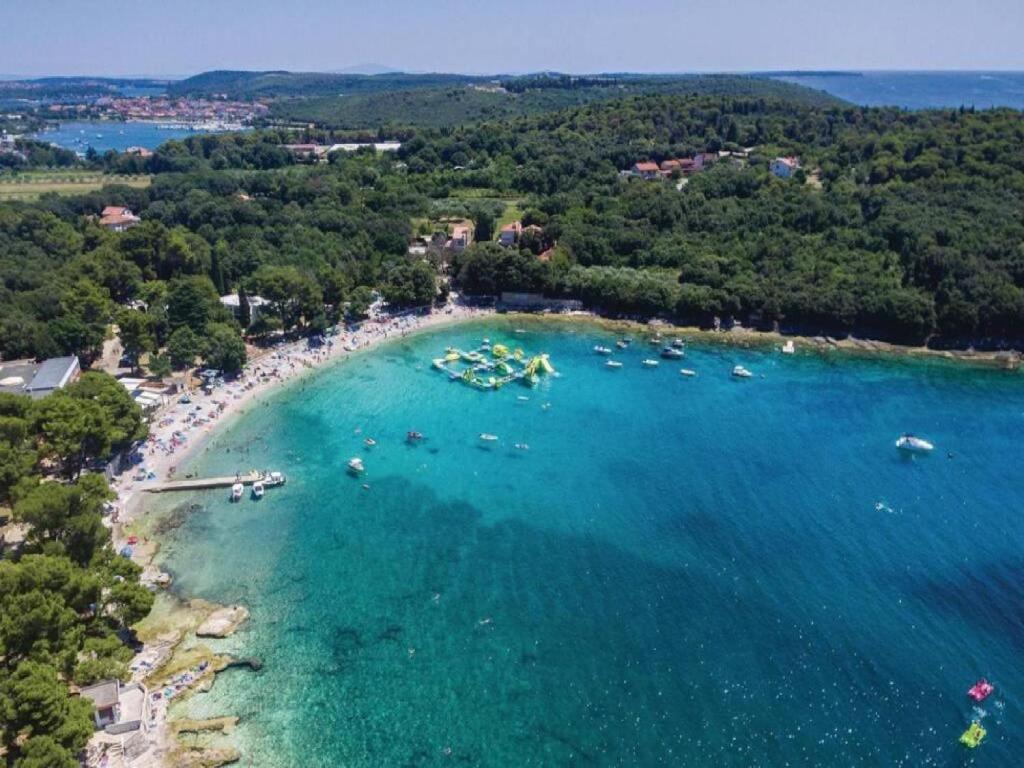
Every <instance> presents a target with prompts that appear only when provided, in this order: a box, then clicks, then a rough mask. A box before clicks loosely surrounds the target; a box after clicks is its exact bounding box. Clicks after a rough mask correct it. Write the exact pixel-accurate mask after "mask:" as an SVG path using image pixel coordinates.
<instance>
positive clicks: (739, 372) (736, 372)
mask: <svg viewBox="0 0 1024 768" xmlns="http://www.w3.org/2000/svg"><path fill="white" fill-rule="evenodd" d="M732 375H733V376H735V377H736V378H738V379H749V378H750V377H751V376H753V375H754V374H752V373H751V372H750V371H748V370H747V369H746V368H744V367H743V366H742V365H737V366H736V367H735V368H733V369H732Z"/></svg>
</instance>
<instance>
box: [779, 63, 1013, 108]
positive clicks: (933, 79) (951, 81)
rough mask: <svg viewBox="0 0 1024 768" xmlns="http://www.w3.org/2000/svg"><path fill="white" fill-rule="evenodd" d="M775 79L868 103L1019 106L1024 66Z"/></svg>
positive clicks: (854, 102)
mask: <svg viewBox="0 0 1024 768" xmlns="http://www.w3.org/2000/svg"><path fill="white" fill-rule="evenodd" d="M777 79H779V80H785V81H786V82H789V83H796V84H798V85H805V86H807V87H808V88H815V89H817V90H819V91H826V92H828V93H830V94H832V95H833V96H838V97H839V98H841V99H845V100H846V101H849V102H851V103H853V104H859V105H862V106H869V107H887V106H892V107H905V108H907V109H930V108H935V107H954V108H955V107H960V106H966V107H971V106H973V107H977V108H978V109H987V108H990V107H1013V108H1014V109H1024V72H856V73H850V74H838V75H836V74H823V75H787V76H782V77H779V78H777Z"/></svg>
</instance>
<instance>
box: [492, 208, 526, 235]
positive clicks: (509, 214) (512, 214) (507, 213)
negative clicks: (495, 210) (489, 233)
mask: <svg viewBox="0 0 1024 768" xmlns="http://www.w3.org/2000/svg"><path fill="white" fill-rule="evenodd" d="M519 203H520V201H519V200H514V201H512V202H510V203H508V205H506V206H505V210H504V212H503V213H502V214H501V218H500V219H498V223H497V225H496V226H495V227H494V234H495V237H497V235H498V233H499V232H500V231H501V228H502V227H504V226H505V225H506V224H511V223H512V222H513V221H519V220H520V219H521V218H523V211H522V209H521V208H520V207H519Z"/></svg>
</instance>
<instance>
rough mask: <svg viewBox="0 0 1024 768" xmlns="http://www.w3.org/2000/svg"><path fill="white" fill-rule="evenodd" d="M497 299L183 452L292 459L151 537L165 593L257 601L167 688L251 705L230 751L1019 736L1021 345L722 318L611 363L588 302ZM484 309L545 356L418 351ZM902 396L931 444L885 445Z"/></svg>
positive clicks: (857, 758)
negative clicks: (950, 349)
mask: <svg viewBox="0 0 1024 768" xmlns="http://www.w3.org/2000/svg"><path fill="white" fill-rule="evenodd" d="M520 325H522V327H524V328H525V329H526V330H527V331H528V332H527V333H525V334H523V335H513V334H512V325H510V324H509V322H508V321H502V320H495V321H490V322H487V323H482V324H476V325H464V326H459V327H457V328H455V329H449V330H443V331H438V332H433V333H430V334H426V335H421V336H416V337H411V338H410V339H407V340H403V341H398V342H395V343H392V344H391V345H390V346H386V347H383V348H381V349H379V350H376V351H372V352H369V353H363V354H360V355H358V356H356V357H354V358H352V359H350V360H347V361H344V362H342V363H340V364H338V365H337V366H335V367H334V368H331V369H329V370H327V371H326V372H324V373H322V374H319V375H317V376H316V377H314V378H310V379H307V380H305V381H303V382H300V383H298V384H296V385H295V386H292V387H291V388H287V389H284V390H282V391H280V392H278V393H275V394H274V395H272V396H270V397H268V398H267V400H266V404H265V405H261V406H259V407H257V408H255V409H254V410H253V411H252V412H250V413H249V414H247V415H245V416H244V417H243V418H242V419H240V420H239V421H237V422H236V423H235V424H234V425H233V426H231V427H230V428H229V429H228V430H227V431H225V432H224V433H223V434H222V435H221V436H220V437H219V438H218V439H217V440H216V441H215V442H214V443H212V444H211V447H210V449H209V450H208V451H207V452H206V453H205V454H203V456H201V457H200V458H199V459H198V460H197V462H196V464H197V466H198V468H199V469H200V470H201V471H203V472H218V473H223V472H225V471H227V472H234V471H235V470H245V469H248V468H250V467H264V466H266V467H273V468H283V469H285V470H286V471H287V472H288V474H289V482H288V484H287V486H285V487H283V488H279V489H272V490H270V491H268V493H267V495H266V497H265V498H264V499H263V500H262V501H261V502H253V501H249V500H246V501H244V502H243V503H240V504H236V505H232V504H230V503H229V502H228V501H227V499H226V495H225V493H224V492H223V491H213V492H209V493H204V494H199V495H197V496H195V497H194V498H193V499H192V501H194V502H197V503H198V504H200V505H201V509H199V510H198V511H196V512H194V514H192V515H191V517H189V519H188V522H187V523H186V524H185V525H184V526H183V527H182V528H180V529H178V530H177V531H176V532H175V533H173V534H171V535H169V537H168V539H167V540H166V542H165V549H164V556H165V558H166V563H165V565H166V566H167V567H169V568H170V569H171V570H172V571H173V573H174V575H175V583H176V588H177V589H178V590H179V591H180V592H181V593H182V594H184V595H187V596H201V597H205V598H209V599H212V600H217V601H223V602H227V603H234V602H242V603H244V604H246V605H248V606H249V607H250V609H251V610H252V621H251V622H250V623H249V624H248V625H247V626H246V628H245V629H244V630H243V631H241V632H240V633H239V634H238V635H236V636H235V637H234V638H231V639H230V640H228V641H225V645H224V647H225V648H227V649H229V650H233V651H235V652H236V653H239V654H241V655H246V656H255V657H258V658H260V659H262V660H263V661H264V663H265V666H264V667H263V669H262V671H260V672H257V673H254V672H251V671H229V672H226V673H224V674H222V675H221V676H220V677H218V679H217V683H216V685H215V686H214V688H213V689H212V691H211V692H210V693H208V694H204V695H199V696H197V697H196V698H195V699H193V700H192V701H191V703H189V704H188V705H187V706H188V709H189V712H190V714H192V715H195V716H213V715H221V714H226V713H235V714H238V715H240V716H241V718H242V722H241V725H240V728H239V731H238V732H237V740H238V742H239V743H240V745H241V746H242V748H243V750H244V751H245V754H246V760H245V761H244V762H243V764H245V765H250V764H251V765H254V766H273V767H277V766H294V765H303V766H341V765H344V766H444V765H455V764H457V765H467V766H550V765H581V766H582V765H595V766H710V765H715V766H785V765H791V766H798V765H799V766H812V765H813V766H840V765H842V766H896V765H900V766H925V765H933V766H959V765H965V764H973V765H979V766H1004V765H1011V764H1014V758H1015V756H1017V755H1020V754H1022V752H1024V728H1022V726H1021V717H1022V712H1021V703H1022V699H1021V696H1022V692H1024V668H1022V666H1021V664H1020V659H1021V652H1022V651H1024V617H1022V600H1024V581H1022V576H1024V558H1022V555H1021V552H1022V546H1024V530H1022V525H1021V523H1020V515H1021V511H1022V504H1021V502H1022V500H1024V493H1022V491H1021V485H1020V474H1019V473H1020V467H1021V465H1022V459H1024V447H1022V441H1021V438H1022V436H1024V382H1022V380H1021V378H1020V377H1019V376H1018V375H1014V374H1006V373H998V372H990V371H979V370H968V369H966V368H962V367H954V366H950V365H947V364H940V363H921V362H913V363H911V362H900V361H888V362H886V361H864V360H855V359H850V358H843V359H838V358H837V359H829V358H822V357H818V356H809V355H808V356H803V355H798V356H795V357H785V356H782V355H780V354H778V353H776V352H771V351H765V352H756V351H741V350H733V349H729V348H725V347H697V348H690V349H689V350H688V352H687V358H686V360H685V361H676V362H669V361H663V362H662V364H661V366H660V367H659V368H657V369H653V370H651V369H646V368H644V367H642V366H641V362H640V361H641V360H642V359H643V358H644V357H648V356H651V355H652V348H650V347H648V346H647V345H645V344H643V343H642V341H641V340H639V339H638V341H637V342H636V343H635V344H634V347H633V348H632V349H630V350H628V351H625V352H617V353H616V357H617V358H618V359H621V360H622V361H623V363H624V364H625V365H624V367H623V368H622V369H621V370H618V371H610V370H607V369H605V368H604V367H603V363H604V359H603V358H600V357H598V356H596V355H595V354H594V353H593V352H592V351H591V350H592V347H593V345H594V344H595V343H599V342H600V343H605V344H609V343H610V342H612V341H614V336H612V335H611V334H610V333H608V332H604V331H601V330H599V329H597V328H596V327H590V326H583V327H576V328H573V329H570V330H565V329H563V328H562V326H554V327H553V326H548V325H543V324H541V323H539V322H531V323H528V324H523V323H521V322H520ZM483 336H489V337H490V338H491V340H492V341H506V342H509V343H511V344H513V345H515V346H522V347H523V348H525V349H526V350H527V351H533V352H536V351H545V352H548V353H550V354H551V358H552V361H553V362H554V364H555V365H556V366H557V367H558V368H559V370H560V371H561V373H562V375H561V377H560V378H556V379H551V380H547V381H545V382H544V383H543V384H542V385H541V386H540V387H539V388H538V389H536V390H528V389H525V388H521V387H520V386H518V385H511V386H509V387H506V388H505V389H503V390H501V391H500V392H493V393H481V392H477V391H474V390H471V389H469V388H467V387H464V386H462V385H461V384H458V383H449V382H448V381H447V379H446V378H445V377H444V376H443V375H441V374H439V373H437V372H435V371H433V370H431V369H430V359H431V358H433V357H435V356H438V355H439V354H440V353H441V352H442V351H443V349H444V347H445V346H446V345H448V344H456V345H459V346H462V347H464V348H468V347H470V346H471V345H475V343H478V342H479V340H480V338H481V337H483ZM737 363H741V364H743V365H745V366H746V367H748V368H749V369H751V370H752V371H753V372H754V373H755V375H756V376H755V378H753V379H749V380H736V379H733V378H732V377H731V376H730V375H729V373H730V371H731V369H732V367H733V365H735V364H737ZM681 366H685V367H688V368H693V369H695V370H697V371H698V372H699V376H698V377H697V378H694V379H686V378H683V377H682V376H680V374H679V371H678V369H679V368H680V367H681ZM519 396H527V397H529V400H527V401H520V400H518V399H517V398H518V397H519ZM545 403H550V406H549V407H548V408H544V407H543V406H544V404H545ZM410 429H416V430H419V431H421V432H423V433H424V434H425V435H426V436H427V440H426V441H425V442H423V443H422V444H419V445H415V446H410V445H408V444H407V443H406V442H405V439H404V436H405V433H406V431H407V430H410ZM357 430H361V432H359V433H357ZM904 430H911V431H915V432H917V433H920V434H922V435H925V436H927V437H928V438H930V439H932V440H934V441H935V443H936V444H937V446H938V447H937V450H936V452H935V453H934V454H933V455H931V456H928V457H924V458H917V459H907V458H905V457H901V456H900V455H899V453H898V452H897V451H896V449H895V448H894V445H893V443H894V440H895V438H896V437H897V435H898V434H899V433H900V432H901V431H904ZM484 431H486V432H491V433H494V434H496V435H498V436H499V437H500V441H499V442H498V443H497V444H491V445H485V444H482V443H481V441H480V440H479V439H478V434H479V433H480V432H484ZM366 436H372V437H374V438H375V439H376V440H377V441H378V445H377V446H376V447H375V448H373V449H366V448H364V446H363V438H364V437H366ZM516 442H526V443H528V444H529V446H530V450H529V451H526V452H524V451H517V450H515V449H513V448H512V444H514V443H516ZM947 452H951V453H952V458H950V457H948V456H947ZM356 455H360V456H362V457H363V458H364V461H365V463H366V467H367V472H366V475H365V477H364V478H363V479H358V480H357V479H355V478H352V477H350V476H348V475H347V474H346V472H345V462H346V461H347V460H348V458H349V457H351V456H356ZM363 482H366V483H368V484H369V486H370V488H369V490H365V489H363V488H362V487H361V486H362V483H363ZM982 675H985V676H987V677H988V678H989V679H990V680H992V681H993V682H994V683H995V684H996V686H997V693H996V694H995V695H994V696H993V697H991V698H990V699H989V700H988V701H987V702H985V704H984V713H983V719H984V723H985V726H986V727H987V728H988V730H989V736H988V739H987V740H986V741H985V743H984V744H983V746H982V747H981V748H980V749H978V750H975V751H973V752H969V751H967V750H966V749H965V748H963V747H962V746H960V745H959V744H957V738H958V736H959V734H960V733H961V732H962V731H963V730H964V728H965V727H966V726H967V725H968V724H969V722H970V720H971V719H972V717H976V716H982V713H973V712H972V707H971V703H970V701H969V700H968V698H967V697H966V696H965V691H966V689H967V688H968V686H970V685H971V684H972V683H973V682H974V681H975V680H976V679H977V678H978V677H979V676H982Z"/></svg>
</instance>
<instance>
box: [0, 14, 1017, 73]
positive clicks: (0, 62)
mask: <svg viewBox="0 0 1024 768" xmlns="http://www.w3.org/2000/svg"><path fill="white" fill-rule="evenodd" d="M1022 30H1024V0H841V1H840V0H726V2H708V0H701V2H695V1H694V0H632V2H630V1H627V0H515V2H509V0H505V2H492V1H491V0H386V1H384V0H378V2H366V1H365V0H363V1H362V2H351V1H350V0H130V1H129V2H122V3H114V4H111V3H95V2H85V0H0V73H2V74H20V75H43V74H109V75H124V74H153V75H160V74H167V75H171V74H175V75H180V74H194V73H196V72H200V71H203V70H207V69H215V68H224V69H292V70H335V69H342V68H345V67H348V66H351V65H354V64H362V63H367V62H372V63H377V64H383V65H387V66H391V67H395V68H400V69H405V70H407V71H436V72H473V73H504V72H531V71H539V70H559V71H563V72H602V71H604V72H608V71H637V72H683V71H686V72H692V71H750V70H765V69H1018V70H1024V45H1021V43H1020V36H1021V32H1022Z"/></svg>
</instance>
